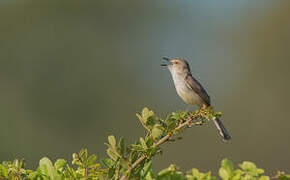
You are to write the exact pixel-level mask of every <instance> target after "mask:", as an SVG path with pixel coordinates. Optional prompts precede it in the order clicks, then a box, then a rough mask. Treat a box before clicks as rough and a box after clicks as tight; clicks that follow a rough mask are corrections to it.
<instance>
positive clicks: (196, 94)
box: [161, 57, 231, 140]
mask: <svg viewBox="0 0 290 180" xmlns="http://www.w3.org/2000/svg"><path fill="white" fill-rule="evenodd" d="M163 59H164V60H166V61H168V63H169V64H161V65H162V66H167V67H168V69H169V71H170V73H171V75H172V78H173V82H174V85H175V88H176V91H177V94H178V95H179V96H180V97H181V99H182V100H183V101H184V102H185V103H187V104H190V105H198V106H199V107H200V108H207V107H209V106H210V105H211V104H210V97H209V95H208V94H207V92H206V91H205V89H204V88H203V87H202V86H201V84H200V83H199V82H198V81H197V80H196V79H195V78H194V77H193V76H192V74H191V72H190V68H189V65H188V63H187V61H186V60H184V59H170V58H166V57H164V58H163ZM214 123H215V125H216V127H217V129H218V130H219V134H220V135H221V136H222V137H223V138H224V140H229V139H231V136H230V134H229V133H228V131H227V129H226V128H225V127H224V125H223V123H222V122H221V120H220V119H218V118H216V119H214Z"/></svg>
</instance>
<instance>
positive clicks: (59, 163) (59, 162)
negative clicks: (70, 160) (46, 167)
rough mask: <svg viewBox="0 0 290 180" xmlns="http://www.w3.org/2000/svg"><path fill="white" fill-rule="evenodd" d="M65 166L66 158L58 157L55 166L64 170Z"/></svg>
mask: <svg viewBox="0 0 290 180" xmlns="http://www.w3.org/2000/svg"><path fill="white" fill-rule="evenodd" d="M65 166H66V160H64V159H58V160H56V162H55V163H54V168H55V169H56V170H58V171H62V170H63V169H64V167H65Z"/></svg>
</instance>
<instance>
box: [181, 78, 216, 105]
mask: <svg viewBox="0 0 290 180" xmlns="http://www.w3.org/2000/svg"><path fill="white" fill-rule="evenodd" d="M185 82H186V84H187V86H188V87H189V88H191V89H192V90H194V92H196V93H197V94H198V95H199V96H200V98H201V99H202V100H203V101H204V103H205V104H206V105H207V106H210V97H209V95H208V94H207V92H206V91H205V89H204V88H203V87H202V86H201V84H200V83H199V82H198V81H197V80H196V79H195V78H194V77H192V75H191V74H187V75H186V77H185Z"/></svg>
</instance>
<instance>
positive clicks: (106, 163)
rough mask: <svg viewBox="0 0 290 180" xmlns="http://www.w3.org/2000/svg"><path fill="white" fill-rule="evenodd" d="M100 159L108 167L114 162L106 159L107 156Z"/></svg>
mask: <svg viewBox="0 0 290 180" xmlns="http://www.w3.org/2000/svg"><path fill="white" fill-rule="evenodd" d="M101 161H102V163H103V164H104V165H105V166H106V167H108V168H110V167H112V166H113V165H114V162H113V161H112V160H111V159H108V158H104V159H102V160H101Z"/></svg>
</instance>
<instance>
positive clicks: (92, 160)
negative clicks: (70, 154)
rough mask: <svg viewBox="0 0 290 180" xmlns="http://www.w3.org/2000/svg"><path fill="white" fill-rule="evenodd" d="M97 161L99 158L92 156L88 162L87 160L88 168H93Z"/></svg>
mask: <svg viewBox="0 0 290 180" xmlns="http://www.w3.org/2000/svg"><path fill="white" fill-rule="evenodd" d="M96 160H97V156H96V155H94V154H93V155H91V156H90V157H89V158H88V160H87V166H91V165H93V164H94V163H95V162H96Z"/></svg>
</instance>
